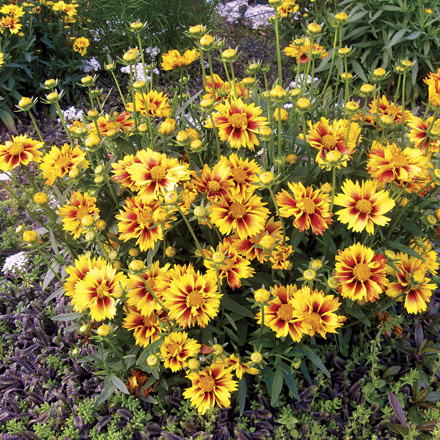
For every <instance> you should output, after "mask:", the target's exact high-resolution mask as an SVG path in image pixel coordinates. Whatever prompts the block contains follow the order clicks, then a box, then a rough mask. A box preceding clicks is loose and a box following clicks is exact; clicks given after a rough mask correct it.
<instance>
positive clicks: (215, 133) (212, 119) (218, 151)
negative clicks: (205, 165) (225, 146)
mask: <svg viewBox="0 0 440 440" xmlns="http://www.w3.org/2000/svg"><path fill="white" fill-rule="evenodd" d="M209 118H210V119H211V124H212V129H213V130H214V136H215V143H216V146H217V159H218V160H220V157H221V152H220V139H219V137H218V133H217V127H216V126H215V124H214V117H213V116H212V113H211V114H210V115H209Z"/></svg>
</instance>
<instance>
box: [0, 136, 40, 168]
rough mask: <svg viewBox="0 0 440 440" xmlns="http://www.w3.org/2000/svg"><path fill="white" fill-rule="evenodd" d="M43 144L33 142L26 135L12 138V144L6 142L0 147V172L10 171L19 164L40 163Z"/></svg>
mask: <svg viewBox="0 0 440 440" xmlns="http://www.w3.org/2000/svg"><path fill="white" fill-rule="evenodd" d="M43 145H44V144H43V142H38V141H34V140H33V139H30V138H28V137H27V136H26V135H22V136H12V142H11V141H6V142H5V144H4V145H0V170H2V171H11V170H13V169H14V168H16V167H18V166H19V165H20V164H23V165H28V164H29V163H31V162H40V161H41V156H42V153H41V151H39V150H40V148H42V147H43Z"/></svg>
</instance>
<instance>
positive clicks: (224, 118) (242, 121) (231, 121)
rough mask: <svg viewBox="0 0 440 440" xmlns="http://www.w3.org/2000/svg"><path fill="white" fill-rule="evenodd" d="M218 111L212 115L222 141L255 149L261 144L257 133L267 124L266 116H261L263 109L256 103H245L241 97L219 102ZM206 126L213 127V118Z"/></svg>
mask: <svg viewBox="0 0 440 440" xmlns="http://www.w3.org/2000/svg"><path fill="white" fill-rule="evenodd" d="M215 109H216V110H217V113H213V115H212V117H213V120H214V125H215V126H216V128H217V129H218V131H219V136H220V139H221V140H222V141H228V142H229V145H230V146H231V147H232V148H240V147H245V148H249V149H250V150H251V151H255V145H259V142H258V139H257V136H256V134H257V133H258V130H259V129H260V128H261V127H263V126H265V125H266V124H267V120H266V118H265V117H263V116H260V115H261V113H262V112H263V110H262V109H261V108H260V107H255V104H249V105H247V104H245V103H244V102H243V101H242V100H241V99H234V100H233V101H232V102H229V101H226V102H225V103H219V104H217V106H216V107H215ZM205 123H206V124H205V127H207V128H213V125H212V122H211V118H208V119H206V121H205Z"/></svg>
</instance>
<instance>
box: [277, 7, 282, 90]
mask: <svg viewBox="0 0 440 440" xmlns="http://www.w3.org/2000/svg"><path fill="white" fill-rule="evenodd" d="M278 20H279V18H278V11H277V10H276V9H275V40H276V45H277V63H278V84H279V85H280V86H281V87H282V86H283V77H282V69H281V49H280V33H279V29H278Z"/></svg>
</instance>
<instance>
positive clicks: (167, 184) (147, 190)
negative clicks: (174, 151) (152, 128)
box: [126, 148, 190, 202]
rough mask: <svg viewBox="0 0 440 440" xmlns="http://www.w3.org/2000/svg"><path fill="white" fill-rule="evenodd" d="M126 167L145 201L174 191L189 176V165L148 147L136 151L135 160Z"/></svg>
mask: <svg viewBox="0 0 440 440" xmlns="http://www.w3.org/2000/svg"><path fill="white" fill-rule="evenodd" d="M133 162H134V163H133V164H132V165H129V166H127V167H126V170H127V172H128V173H129V175H130V177H131V180H132V181H133V182H134V184H135V185H136V186H138V187H139V188H140V190H139V196H141V197H143V198H144V199H145V200H146V201H147V202H150V201H152V200H157V199H158V197H159V195H164V194H166V193H167V192H168V191H174V190H175V189H176V187H177V185H178V184H179V183H180V182H182V181H184V180H188V179H189V178H190V173H189V171H188V167H189V165H188V164H186V163H181V162H179V160H178V159H176V158H172V159H169V158H168V157H167V156H166V154H163V153H159V152H158V151H153V150H151V149H150V148H147V149H146V150H141V151H139V152H138V153H137V156H136V160H134V161H133Z"/></svg>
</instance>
